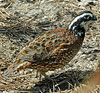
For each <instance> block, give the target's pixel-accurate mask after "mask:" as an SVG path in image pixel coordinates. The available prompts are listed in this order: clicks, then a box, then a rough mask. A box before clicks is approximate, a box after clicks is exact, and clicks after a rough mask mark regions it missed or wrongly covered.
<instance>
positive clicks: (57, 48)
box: [3, 11, 97, 76]
mask: <svg viewBox="0 0 100 93" xmlns="http://www.w3.org/2000/svg"><path fill="white" fill-rule="evenodd" d="M96 20H97V18H96V16H94V15H93V13H92V12H90V11H84V12H82V13H80V14H79V15H78V16H77V17H76V18H75V19H74V20H73V21H72V22H71V23H70V24H69V25H68V27H64V28H58V29H54V30H51V31H46V32H44V33H42V34H41V35H40V36H37V37H36V38H35V39H34V40H32V41H30V43H29V44H28V45H26V46H25V47H24V48H23V49H22V51H21V52H20V53H19V55H18V57H17V60H16V61H15V62H14V64H12V65H11V66H10V67H9V68H8V69H7V70H6V72H5V73H4V74H3V76H8V75H10V74H11V73H12V72H13V71H15V70H18V68H22V69H23V68H26V67H32V68H33V69H37V70H38V71H40V73H41V74H42V75H45V72H47V71H51V70H55V69H58V68H62V67H64V66H65V65H66V64H68V63H69V62H70V61H71V60H72V59H73V57H74V56H75V55H76V54H77V52H78V51H79V49H80V47H81V46H82V42H83V40H84V37H85V32H86V31H87V30H88V28H89V25H90V24H91V23H93V22H94V21H96Z"/></svg>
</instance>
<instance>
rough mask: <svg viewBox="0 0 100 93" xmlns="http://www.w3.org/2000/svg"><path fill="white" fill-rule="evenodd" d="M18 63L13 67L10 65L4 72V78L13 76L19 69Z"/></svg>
mask: <svg viewBox="0 0 100 93" xmlns="http://www.w3.org/2000/svg"><path fill="white" fill-rule="evenodd" d="M17 63H18V62H15V63H13V64H12V65H10V66H9V67H8V68H7V70H6V71H5V72H4V74H3V75H2V76H4V77H7V76H9V75H10V74H12V73H13V72H14V71H16V68H17V67H18V64H17Z"/></svg>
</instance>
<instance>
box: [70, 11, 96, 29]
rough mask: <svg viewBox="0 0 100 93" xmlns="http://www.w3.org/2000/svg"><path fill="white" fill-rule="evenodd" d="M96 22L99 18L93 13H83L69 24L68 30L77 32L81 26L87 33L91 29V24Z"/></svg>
mask: <svg viewBox="0 0 100 93" xmlns="http://www.w3.org/2000/svg"><path fill="white" fill-rule="evenodd" d="M96 20H97V18H96V16H94V14H93V13H92V12H90V11H83V12H82V13H80V14H79V15H78V16H77V17H76V18H75V19H74V20H73V21H72V22H71V23H70V24H69V27H68V29H69V30H75V29H76V28H77V27H78V26H79V27H84V29H85V30H86V31H87V30H88V29H89V26H90V24H91V23H93V22H94V21H96Z"/></svg>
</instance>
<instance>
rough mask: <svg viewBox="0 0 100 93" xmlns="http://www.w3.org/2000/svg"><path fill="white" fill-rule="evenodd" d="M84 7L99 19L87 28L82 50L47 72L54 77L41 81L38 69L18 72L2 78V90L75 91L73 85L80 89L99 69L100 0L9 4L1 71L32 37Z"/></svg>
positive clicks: (0, 22)
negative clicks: (66, 62) (65, 62)
mask: <svg viewBox="0 0 100 93" xmlns="http://www.w3.org/2000/svg"><path fill="white" fill-rule="evenodd" d="M87 1H88V0H87ZM81 3H82V2H81ZM83 10H89V11H92V12H93V13H94V14H95V15H96V16H97V18H98V20H97V22H96V23H95V24H93V25H92V26H91V28H90V31H88V32H86V36H85V40H84V42H83V45H82V47H81V49H80V51H79V52H78V54H77V55H76V56H75V58H74V59H73V60H72V61H71V62H70V63H69V64H68V65H67V66H65V67H64V68H63V69H58V70H56V71H53V72H51V71H49V72H47V74H48V75H49V76H50V78H51V80H50V79H48V78H46V79H43V80H42V81H41V82H40V81H39V79H38V78H36V76H35V75H36V71H35V70H34V69H26V70H22V71H19V72H15V73H13V74H12V75H10V76H9V77H8V78H6V80H5V79H4V80H2V81H1V82H0V92H3V93H6V92H8V93H20V92H21V90H23V89H24V90H26V91H27V89H29V90H28V91H31V92H32V93H48V92H50V91H53V92H54V91H56V92H57V91H59V92H60V91H63V93H67V92H68V93H72V91H73V89H76V90H78V88H77V87H79V86H81V85H82V83H84V82H85V81H87V80H89V77H90V76H91V75H92V74H93V73H94V72H95V71H97V70H98V69H99V62H100V3H99V1H97V0H95V3H89V4H87V5H84V4H80V2H79V0H40V1H39V0H14V1H13V3H12V4H11V5H10V6H9V7H8V8H6V12H7V13H8V14H9V18H4V17H2V16H1V17H0V74H1V75H2V74H3V73H4V71H5V70H6V69H7V67H8V66H9V65H11V64H12V63H13V62H14V60H16V56H17V55H18V53H19V52H20V51H21V49H22V48H23V47H24V46H25V45H26V44H27V43H28V42H29V41H30V40H33V39H34V38H35V37H36V36H37V35H39V34H40V33H43V32H44V31H48V30H51V29H54V28H58V27H64V26H68V24H69V23H70V21H71V20H72V19H73V18H74V17H75V16H76V15H77V14H78V13H79V12H81V11H83ZM99 82H100V81H99ZM84 84H85V83H84ZM98 86H100V85H99V84H98ZM79 88H80V87H79ZM97 91H99V90H97ZM59 92H57V93H59ZM99 92H100V91H99ZM99 92H98V93H99ZM79 93H80V92H79ZM94 93H96V92H94Z"/></svg>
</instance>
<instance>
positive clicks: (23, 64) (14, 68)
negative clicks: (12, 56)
mask: <svg viewBox="0 0 100 93" xmlns="http://www.w3.org/2000/svg"><path fill="white" fill-rule="evenodd" d="M30 66H31V63H30V62H27V61H26V62H20V60H17V61H16V62H15V63H14V64H12V65H10V66H9V67H8V68H7V70H6V71H5V72H4V74H3V75H2V76H4V77H7V76H9V75H10V74H12V73H13V72H14V71H19V70H22V69H26V68H29V67H30Z"/></svg>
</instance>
